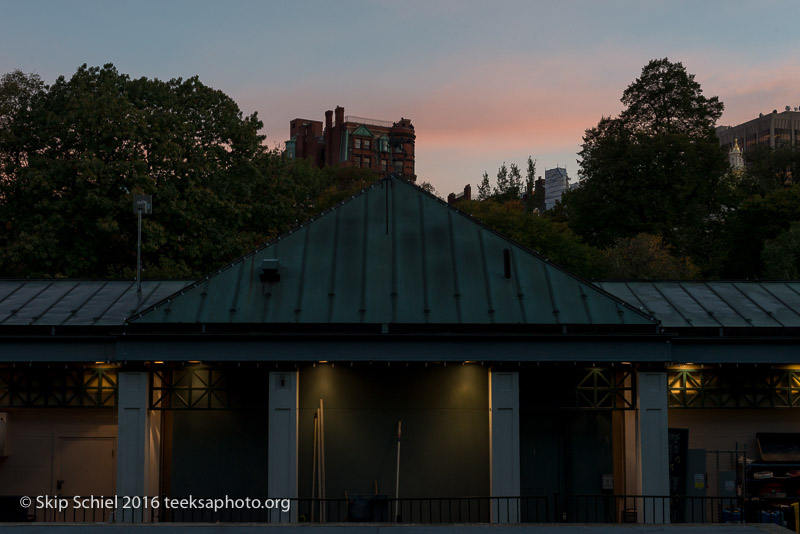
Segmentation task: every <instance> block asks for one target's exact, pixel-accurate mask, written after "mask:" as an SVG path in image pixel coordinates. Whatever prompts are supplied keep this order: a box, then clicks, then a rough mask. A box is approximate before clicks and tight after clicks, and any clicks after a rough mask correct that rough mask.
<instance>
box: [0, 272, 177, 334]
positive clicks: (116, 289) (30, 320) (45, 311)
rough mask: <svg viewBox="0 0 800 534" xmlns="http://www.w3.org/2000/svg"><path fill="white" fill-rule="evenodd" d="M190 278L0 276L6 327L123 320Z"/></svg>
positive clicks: (0, 310)
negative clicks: (138, 281) (138, 282)
mask: <svg viewBox="0 0 800 534" xmlns="http://www.w3.org/2000/svg"><path fill="white" fill-rule="evenodd" d="M190 283H191V281H186V280H158V281H154V280H146V281H143V282H142V292H141V293H139V292H137V291H136V282H132V281H123V280H114V281H109V280H0V325H1V326H21V325H26V326H28V325H33V326H61V325H64V326H88V325H121V324H124V322H125V319H126V318H127V317H129V316H131V315H133V314H134V313H136V312H137V311H140V310H143V309H145V308H147V307H148V306H150V305H152V304H154V303H156V302H158V301H160V300H161V299H163V298H164V297H167V296H169V295H171V294H173V293H175V292H176V291H178V290H180V289H182V288H183V287H186V286H187V285H188V284H190Z"/></svg>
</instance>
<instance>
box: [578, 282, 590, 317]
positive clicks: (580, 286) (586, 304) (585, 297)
mask: <svg viewBox="0 0 800 534" xmlns="http://www.w3.org/2000/svg"><path fill="white" fill-rule="evenodd" d="M576 285H577V286H578V292H579V293H580V294H581V300H582V301H583V310H584V311H585V312H586V318H587V319H589V324H594V321H593V320H592V310H591V309H589V302H588V301H589V297H588V295H586V292H585V291H584V290H583V284H576Z"/></svg>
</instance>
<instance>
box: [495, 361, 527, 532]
mask: <svg viewBox="0 0 800 534" xmlns="http://www.w3.org/2000/svg"><path fill="white" fill-rule="evenodd" d="M489 456H490V465H489V478H490V483H491V493H490V494H491V496H492V497H500V499H492V521H493V522H498V523H519V522H520V519H521V518H520V516H519V501H518V497H519V491H520V489H519V488H520V472H519V471H520V459H519V373H515V372H500V371H497V372H496V371H489ZM502 497H513V499H503V498H502Z"/></svg>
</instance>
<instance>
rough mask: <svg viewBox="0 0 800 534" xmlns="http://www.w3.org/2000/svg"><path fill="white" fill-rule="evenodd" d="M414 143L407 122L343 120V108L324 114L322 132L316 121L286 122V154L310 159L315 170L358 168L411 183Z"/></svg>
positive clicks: (414, 176)
mask: <svg viewBox="0 0 800 534" xmlns="http://www.w3.org/2000/svg"><path fill="white" fill-rule="evenodd" d="M415 139H416V135H415V133H414V125H413V124H411V120H410V119H406V118H401V119H400V120H399V121H396V122H391V121H381V120H376V119H365V118H364V117H353V116H347V117H346V116H345V114H344V108H343V107H341V106H337V107H336V109H335V110H328V111H326V112H325V125H324V129H323V123H322V122H320V121H312V120H308V119H294V120H293V121H290V122H289V140H288V141H286V154H287V155H288V156H289V157H290V158H304V159H310V160H311V161H312V162H313V163H314V165H316V166H317V167H324V166H326V165H327V166H340V167H362V168H367V169H372V170H373V171H375V172H377V173H379V174H388V173H390V172H394V173H397V174H400V175H402V176H403V177H404V178H406V179H408V180H411V181H412V182H413V181H415V180H416V178H417V175H416V174H415V173H414V141H415Z"/></svg>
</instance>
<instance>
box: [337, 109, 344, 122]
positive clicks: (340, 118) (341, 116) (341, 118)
mask: <svg viewBox="0 0 800 534" xmlns="http://www.w3.org/2000/svg"><path fill="white" fill-rule="evenodd" d="M342 124H344V108H343V107H342V106H336V126H340V125H342Z"/></svg>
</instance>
